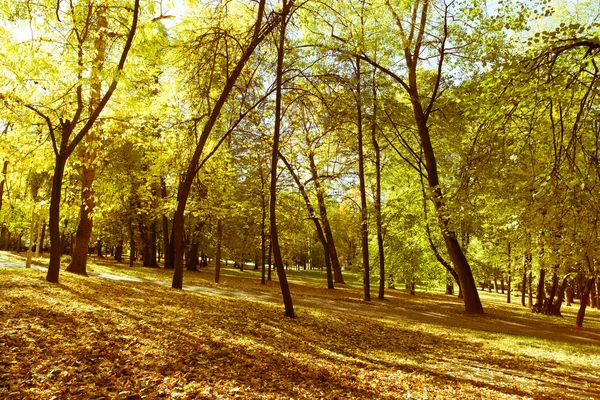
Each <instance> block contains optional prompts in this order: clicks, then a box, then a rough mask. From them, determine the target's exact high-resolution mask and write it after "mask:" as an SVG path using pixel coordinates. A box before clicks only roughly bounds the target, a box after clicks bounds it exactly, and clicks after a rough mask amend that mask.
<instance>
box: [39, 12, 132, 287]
mask: <svg viewBox="0 0 600 400" xmlns="http://www.w3.org/2000/svg"><path fill="white" fill-rule="evenodd" d="M139 9H140V1H139V0H135V4H134V10H133V21H132V24H131V29H130V30H129V33H128V35H127V40H126V42H125V46H124V47H123V52H122V53H121V58H120V59H119V64H118V65H117V69H116V70H117V71H116V72H117V74H116V75H119V72H121V71H122V70H123V67H124V66H125V61H126V59H127V55H128V54H129V49H130V48H131V44H132V42H133V38H134V36H135V32H136V29H137V21H138V14H139ZM80 78H81V76H80ZM117 84H118V79H117V78H116V77H115V78H113V80H112V82H111V84H110V86H109V88H108V90H107V91H106V93H105V94H104V96H103V97H102V100H101V101H100V102H99V104H98V106H97V107H95V108H94V110H93V112H92V113H91V115H90V117H89V118H88V120H87V121H86V123H85V125H84V126H83V127H82V128H81V129H80V130H79V132H78V133H77V135H76V136H75V137H74V138H73V140H72V141H71V143H69V139H70V138H71V135H72V133H73V130H74V128H75V126H76V124H77V122H79V119H80V115H81V112H82V111H83V106H82V104H83V102H82V100H81V99H82V96H81V85H79V86H78V88H77V98H78V106H77V110H76V112H75V114H74V115H73V120H72V121H71V120H68V119H65V120H61V121H60V131H61V141H60V145H58V144H57V140H56V137H55V129H54V127H53V125H52V123H51V120H50V118H49V117H47V116H45V115H44V114H42V113H41V112H39V111H37V110H36V109H35V108H34V107H32V106H28V108H30V109H31V110H33V111H35V112H36V114H38V115H40V116H41V117H42V118H44V120H45V121H46V123H47V125H48V128H49V130H50V137H51V139H52V143H53V149H54V155H55V163H54V175H53V177H52V191H51V195H50V218H49V228H50V261H49V263H48V273H47V274H46V280H47V281H48V282H53V283H58V278H59V274H60V256H61V249H60V228H59V221H60V200H61V191H62V179H63V176H64V170H65V164H66V162H67V159H68V158H69V156H70V155H71V154H72V153H73V151H74V150H75V148H76V147H77V146H78V145H79V144H80V143H81V141H82V140H83V138H84V137H85V136H86V135H87V134H88V133H89V131H90V129H91V128H92V126H93V125H94V123H95V122H96V120H97V119H98V117H99V116H100V113H101V112H102V110H103V109H104V107H105V106H106V103H108V101H109V100H110V98H111V97H112V94H113V93H114V91H115V89H116V88H117Z"/></svg>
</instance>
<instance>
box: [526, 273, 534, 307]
mask: <svg viewBox="0 0 600 400" xmlns="http://www.w3.org/2000/svg"><path fill="white" fill-rule="evenodd" d="M527 294H528V295H529V296H528V298H529V299H528V302H527V306H528V307H529V308H531V307H533V272H532V271H531V270H529V278H528V279H527Z"/></svg>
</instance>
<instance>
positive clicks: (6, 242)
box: [4, 229, 11, 251]
mask: <svg viewBox="0 0 600 400" xmlns="http://www.w3.org/2000/svg"><path fill="white" fill-rule="evenodd" d="M10 236H11V231H10V229H6V236H5V238H4V250H5V251H9V250H10Z"/></svg>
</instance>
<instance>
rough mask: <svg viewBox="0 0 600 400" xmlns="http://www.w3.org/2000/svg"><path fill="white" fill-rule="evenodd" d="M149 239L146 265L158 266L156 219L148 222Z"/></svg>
mask: <svg viewBox="0 0 600 400" xmlns="http://www.w3.org/2000/svg"><path fill="white" fill-rule="evenodd" d="M149 241H150V243H149V249H148V250H149V251H148V266H149V267H150V268H158V262H157V261H156V220H153V221H152V223H151V224H150V237H149Z"/></svg>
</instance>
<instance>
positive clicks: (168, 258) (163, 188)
mask: <svg viewBox="0 0 600 400" xmlns="http://www.w3.org/2000/svg"><path fill="white" fill-rule="evenodd" d="M160 194H161V197H162V198H163V200H165V199H166V198H167V184H166V183H165V180H164V179H163V178H161V180H160ZM162 229H163V231H162V234H163V253H164V266H165V268H173V257H172V256H173V253H172V252H171V251H170V248H171V246H170V243H169V218H167V216H166V215H165V214H163V216H162Z"/></svg>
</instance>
